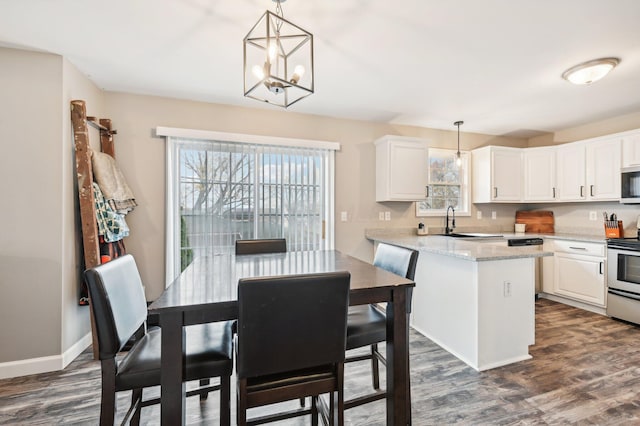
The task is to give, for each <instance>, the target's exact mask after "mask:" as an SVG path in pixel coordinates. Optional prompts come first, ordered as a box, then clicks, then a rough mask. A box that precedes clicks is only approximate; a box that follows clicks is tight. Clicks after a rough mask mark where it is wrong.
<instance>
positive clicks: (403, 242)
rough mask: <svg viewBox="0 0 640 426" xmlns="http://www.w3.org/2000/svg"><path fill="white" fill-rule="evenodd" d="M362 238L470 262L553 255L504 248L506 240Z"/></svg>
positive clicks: (525, 248) (533, 248)
mask: <svg viewBox="0 0 640 426" xmlns="http://www.w3.org/2000/svg"><path fill="white" fill-rule="evenodd" d="M527 237H529V235H527ZM366 238H367V239H368V240H370V241H374V242H380V243H388V244H394V245H397V246H401V247H406V248H410V249H413V250H418V251H423V252H428V253H435V254H440V255H445V256H452V257H457V258H460V259H466V260H470V261H474V262H482V261H495V260H506V259H521V258H527V257H543V256H553V252H550V251H544V250H542V246H521V247H509V246H507V240H506V237H501V238H500V237H499V238H478V239H473V240H468V239H460V238H452V237H446V236H441V235H427V236H417V235H413V236H412V235H398V236H391V235H384V234H376V233H367V234H366Z"/></svg>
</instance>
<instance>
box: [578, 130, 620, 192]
mask: <svg viewBox="0 0 640 426" xmlns="http://www.w3.org/2000/svg"><path fill="white" fill-rule="evenodd" d="M620 142H621V139H620V138H617V137H614V138H610V139H602V140H597V141H592V142H589V143H587V145H586V149H587V189H588V191H587V199H588V200H591V201H618V200H620V157H621V155H620Z"/></svg>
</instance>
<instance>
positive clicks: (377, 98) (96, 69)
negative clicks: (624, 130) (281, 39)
mask: <svg viewBox="0 0 640 426" xmlns="http://www.w3.org/2000/svg"><path fill="white" fill-rule="evenodd" d="M266 9H270V10H272V11H273V10H275V3H273V2H272V1H271V0H225V1H222V0H107V1H104V0H102V1H98V0H0V45H4V46H9V47H19V48H28V49H37V50H43V51H47V52H52V53H56V54H60V55H62V56H64V57H66V58H67V59H68V60H69V61H70V62H72V63H73V64H75V65H76V66H77V67H78V68H79V69H80V70H81V71H82V72H84V73H85V74H87V75H88V76H89V77H90V78H91V79H92V80H93V81H94V82H95V83H96V84H97V85H98V86H99V87H101V88H102V89H105V90H109V91H121V92H132V93H140V94H150V95H158V96H167V97H174V98H183V99H192V100H199V101H206V102H215V103H224V104H234V105H242V106H247V107H254V108H268V109H278V107H275V106H269V105H263V104H261V103H259V102H257V101H254V100H251V99H248V98H244V97H243V79H242V39H243V37H244V36H245V35H246V33H247V32H248V31H249V29H250V28H251V27H252V26H253V25H254V24H255V22H256V21H257V20H258V18H259V17H260V16H261V15H262V14H263V13H264V11H265V10H266ZM283 9H284V15H285V17H286V18H288V19H289V20H291V21H292V22H294V23H295V24H297V25H299V26H301V27H302V28H305V29H306V30H308V31H310V32H312V33H313V35H314V44H315V64H316V69H315V78H316V83H315V84H316V86H315V89H316V93H315V94H313V95H311V96H310V97H308V98H306V99H304V100H302V101H300V102H299V103H297V104H295V105H294V106H292V107H290V110H291V111H296V112H300V113H309V114H320V115H328V116H334V117H342V118H352V119H361V120H369V121H379V122H385V123H394V124H408V125H415V126H422V127H430V128H438V129H447V130H455V126H453V122H454V121H456V120H464V121H465V124H464V125H463V127H462V129H461V130H462V131H463V132H465V131H466V132H478V133H487V134H493V135H511V136H519V137H529V136H532V135H536V134H540V133H545V132H552V131H556V130H561V129H565V128H568V127H573V126H577V125H581V124H586V123H589V122H592V121H595V120H600V119H606V118H609V117H614V116H619V115H623V114H626V113H630V112H636V111H640V1H639V0H395V1H380V0H315V1H312V0H289V1H287V2H285V3H283ZM605 56H616V57H619V58H620V59H621V63H620V65H619V66H618V67H617V68H616V69H615V70H614V71H613V72H612V73H611V74H610V75H609V76H607V77H606V78H605V79H603V80H601V81H599V82H597V83H594V84H593V85H591V86H574V85H571V84H569V83H567V82H566V81H564V80H563V79H562V78H561V77H560V75H561V74H562V72H563V71H564V70H565V69H567V68H569V67H571V66H573V65H575V64H577V63H580V62H583V61H586V60H590V59H595V58H599V57H605Z"/></svg>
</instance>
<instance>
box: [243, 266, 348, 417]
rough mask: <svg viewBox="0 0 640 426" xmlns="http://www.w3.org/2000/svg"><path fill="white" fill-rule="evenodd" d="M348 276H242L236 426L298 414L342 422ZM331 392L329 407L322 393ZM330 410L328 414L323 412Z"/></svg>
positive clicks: (335, 273) (346, 274)
mask: <svg viewBox="0 0 640 426" xmlns="http://www.w3.org/2000/svg"><path fill="white" fill-rule="evenodd" d="M350 278H351V276H350V274H349V273H348V272H331V273H321V274H305V275H288V276H276V277H264V278H246V279H240V280H239V283H238V309H239V312H238V336H237V345H236V352H237V359H236V374H237V379H238V385H237V392H238V395H237V396H238V397H237V400H238V403H237V413H238V414H237V420H238V425H241V426H242V425H246V424H259V423H265V422H270V421H276V420H283V419H287V418H291V417H295V416H300V415H309V414H311V417H312V424H314V425H316V424H317V422H318V414H319V411H324V414H323V419H324V420H328V423H329V424H331V425H333V424H338V425H342V424H343V423H344V406H343V401H344V398H343V375H344V357H345V344H346V330H347V310H348V306H349V282H350ZM325 393H329V394H330V395H331V397H330V399H329V407H326V406H325V405H324V404H323V403H320V398H319V395H321V394H325ZM309 396H310V397H311V407H310V408H299V409H295V410H290V411H286V412H282V413H276V414H272V415H266V416H262V417H260V418H252V419H249V420H247V410H248V409H249V408H252V407H258V406H262V405H267V404H274V403H277V402H283V401H288V400H293V399H298V398H306V397H309ZM325 410H326V411H328V413H327V412H326V411H325Z"/></svg>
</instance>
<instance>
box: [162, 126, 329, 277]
mask: <svg viewBox="0 0 640 426" xmlns="http://www.w3.org/2000/svg"><path fill="white" fill-rule="evenodd" d="M169 144H170V146H171V148H170V150H169V158H170V159H169V162H168V166H169V167H168V169H169V170H168V176H170V178H169V179H168V185H169V186H170V188H169V191H168V193H169V195H168V205H167V207H168V209H167V211H169V212H170V216H172V219H169V220H171V222H172V233H173V235H172V237H171V238H168V246H171V247H169V250H168V253H169V256H171V257H172V260H171V263H173V267H172V268H170V269H172V271H171V272H170V274H171V275H169V274H168V276H167V278H170V277H172V278H175V277H176V276H177V275H178V274H179V273H180V272H181V271H182V270H184V268H186V266H188V265H189V264H190V263H191V262H192V261H193V260H194V259H196V258H198V257H206V256H215V255H218V254H228V253H232V252H233V251H234V250H235V241H236V240H237V239H254V238H286V240H287V248H288V250H289V251H301V250H319V249H326V248H331V247H332V241H330V238H328V235H327V229H326V227H327V225H328V222H330V218H331V216H332V212H331V210H332V209H331V208H330V207H331V206H332V204H333V203H332V197H333V193H332V192H333V191H332V185H331V182H332V177H331V171H332V169H333V165H332V159H333V151H331V150H329V149H323V148H303V147H290V146H272V145H264V144H252V143H239V142H224V141H212V140H198V139H189V138H179V137H170V138H169ZM168 260H169V259H168ZM168 272H169V271H168Z"/></svg>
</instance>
